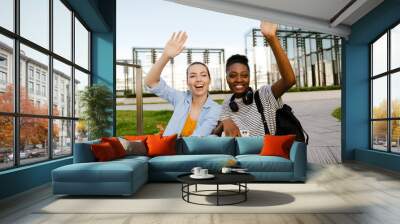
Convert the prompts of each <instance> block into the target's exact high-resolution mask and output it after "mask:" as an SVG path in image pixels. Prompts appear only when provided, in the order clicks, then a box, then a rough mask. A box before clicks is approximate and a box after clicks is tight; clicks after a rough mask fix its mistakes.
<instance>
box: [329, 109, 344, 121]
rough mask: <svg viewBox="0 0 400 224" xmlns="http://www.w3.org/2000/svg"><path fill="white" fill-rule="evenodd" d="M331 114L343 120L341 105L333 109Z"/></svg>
mask: <svg viewBox="0 0 400 224" xmlns="http://www.w3.org/2000/svg"><path fill="white" fill-rule="evenodd" d="M331 115H332V116H333V117H335V118H336V119H338V120H339V121H341V120H342V113H341V111H340V107H338V108H336V109H334V110H333V111H332V113H331Z"/></svg>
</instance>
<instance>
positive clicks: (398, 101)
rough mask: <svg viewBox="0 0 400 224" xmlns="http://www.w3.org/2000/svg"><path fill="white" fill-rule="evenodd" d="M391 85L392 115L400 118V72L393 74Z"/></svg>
mask: <svg viewBox="0 0 400 224" xmlns="http://www.w3.org/2000/svg"><path fill="white" fill-rule="evenodd" d="M390 85H391V88H390V98H391V110H392V112H391V115H392V117H398V118H400V88H399V87H400V72H397V73H395V74H391V81H390Z"/></svg>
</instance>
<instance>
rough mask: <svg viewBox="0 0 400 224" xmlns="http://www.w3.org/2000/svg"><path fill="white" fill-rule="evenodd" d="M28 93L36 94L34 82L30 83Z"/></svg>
mask: <svg viewBox="0 0 400 224" xmlns="http://www.w3.org/2000/svg"><path fill="white" fill-rule="evenodd" d="M28 91H29V94H34V87H33V82H31V81H29V82H28Z"/></svg>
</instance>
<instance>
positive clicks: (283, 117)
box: [254, 90, 308, 144]
mask: <svg viewBox="0 0 400 224" xmlns="http://www.w3.org/2000/svg"><path fill="white" fill-rule="evenodd" d="M254 100H255V102H256V105H257V110H258V112H259V113H260V114H261V118H262V121H263V124H264V131H265V133H266V134H269V129H268V125H267V121H266V120H265V115H264V107H263V106H262V103H261V99H260V94H259V93H258V90H257V91H256V92H255V94H254ZM290 134H292V135H296V141H299V142H304V143H306V144H308V134H307V132H306V131H304V129H303V127H302V126H301V124H300V121H299V120H298V119H297V118H296V117H295V116H294V114H293V112H292V108H291V107H290V106H289V105H287V104H284V105H283V107H282V108H279V109H278V110H276V133H275V135H290Z"/></svg>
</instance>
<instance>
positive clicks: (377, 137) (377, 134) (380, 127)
mask: <svg viewBox="0 0 400 224" xmlns="http://www.w3.org/2000/svg"><path fill="white" fill-rule="evenodd" d="M372 148H373V149H377V150H382V151H387V121H373V122H372Z"/></svg>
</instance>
